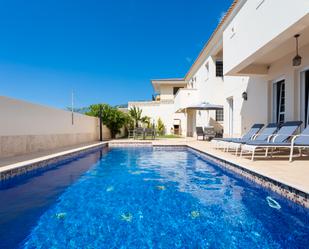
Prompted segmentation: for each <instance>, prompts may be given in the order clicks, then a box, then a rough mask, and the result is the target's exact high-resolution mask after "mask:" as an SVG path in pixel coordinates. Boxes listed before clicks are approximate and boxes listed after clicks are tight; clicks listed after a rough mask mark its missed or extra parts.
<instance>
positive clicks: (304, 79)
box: [300, 70, 309, 128]
mask: <svg viewBox="0 0 309 249" xmlns="http://www.w3.org/2000/svg"><path fill="white" fill-rule="evenodd" d="M300 96H301V98H300V112H301V113H300V114H301V120H302V121H303V124H304V128H306V127H307V126H308V125H309V70H307V71H304V72H302V73H301V87H300Z"/></svg>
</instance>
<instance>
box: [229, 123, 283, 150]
mask: <svg viewBox="0 0 309 249" xmlns="http://www.w3.org/2000/svg"><path fill="white" fill-rule="evenodd" d="M278 128H279V125H278V124H275V123H270V124H268V125H267V126H266V127H265V128H264V129H263V130H262V131H261V132H260V133H258V134H257V135H255V136H253V137H252V138H242V139H239V140H238V141H233V142H229V143H228V144H227V151H229V149H234V150H236V156H237V154H238V151H239V150H240V149H241V147H242V145H243V144H246V143H248V142H250V141H255V142H257V141H259V142H264V141H267V139H268V138H269V136H272V135H273V134H274V133H275V132H276V131H277V130H278Z"/></svg>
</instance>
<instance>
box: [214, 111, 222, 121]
mask: <svg viewBox="0 0 309 249" xmlns="http://www.w3.org/2000/svg"><path fill="white" fill-rule="evenodd" d="M216 121H218V122H222V121H223V110H222V109H221V110H216Z"/></svg>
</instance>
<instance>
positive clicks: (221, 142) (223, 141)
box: [211, 124, 264, 149]
mask: <svg viewBox="0 0 309 249" xmlns="http://www.w3.org/2000/svg"><path fill="white" fill-rule="evenodd" d="M263 126H264V124H254V125H253V126H252V127H251V128H250V130H249V131H248V132H247V133H246V134H245V135H244V136H243V137H242V138H214V139H213V140H211V142H212V144H213V145H214V146H215V147H216V148H224V149H226V146H227V144H228V143H231V142H237V141H241V140H244V141H249V140H251V139H253V138H254V136H255V135H256V134H257V133H258V132H259V131H260V130H261V129H262V128H263Z"/></svg>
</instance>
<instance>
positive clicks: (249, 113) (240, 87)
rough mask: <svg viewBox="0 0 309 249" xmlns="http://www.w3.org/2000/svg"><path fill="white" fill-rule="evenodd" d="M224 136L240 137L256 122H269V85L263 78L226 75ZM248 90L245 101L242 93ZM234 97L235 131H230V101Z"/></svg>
mask: <svg viewBox="0 0 309 249" xmlns="http://www.w3.org/2000/svg"><path fill="white" fill-rule="evenodd" d="M224 86H225V87H224V96H225V102H224V117H225V118H224V136H225V137H229V136H232V137H239V136H241V135H243V134H244V133H245V132H246V131H248V130H249V129H250V127H251V126H252V125H253V124H254V123H264V124H266V123H267V112H268V107H267V106H268V93H267V91H268V87H267V82H266V81H265V79H263V78H253V77H238V76H236V77H233V76H225V77H224ZM243 92H247V94H248V100H247V101H244V100H243V98H242V93H243ZM229 98H233V109H234V110H233V125H232V127H233V131H230V129H229V128H230V125H229V122H230V119H229V116H230V115H229V109H230V108H229V103H228V99H229Z"/></svg>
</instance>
